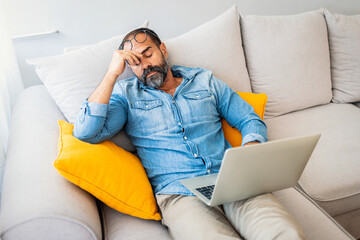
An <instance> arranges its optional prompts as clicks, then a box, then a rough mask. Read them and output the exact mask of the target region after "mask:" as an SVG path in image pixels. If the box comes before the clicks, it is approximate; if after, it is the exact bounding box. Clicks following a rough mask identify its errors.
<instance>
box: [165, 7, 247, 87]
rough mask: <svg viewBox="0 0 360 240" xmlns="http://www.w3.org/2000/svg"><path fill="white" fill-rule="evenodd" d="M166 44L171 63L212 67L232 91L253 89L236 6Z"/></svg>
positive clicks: (214, 72) (210, 68) (167, 41)
mask: <svg viewBox="0 0 360 240" xmlns="http://www.w3.org/2000/svg"><path fill="white" fill-rule="evenodd" d="M164 43H165V45H166V46H167V49H168V52H169V59H168V60H169V63H170V64H171V65H172V64H177V65H182V66H186V67H201V68H205V69H209V70H211V71H212V72H213V74H214V75H215V76H216V77H218V78H219V79H221V80H222V81H223V82H225V83H227V84H228V85H229V86H230V87H231V88H232V89H233V90H235V91H243V92H251V87H250V81H249V76H248V72H247V69H246V64H245V57H244V52H243V48H242V41H241V33H240V24H239V12H238V9H237V7H236V5H234V6H233V7H231V8H230V9H228V10H227V11H226V12H224V13H223V14H221V15H220V16H218V17H217V18H215V19H213V20H211V21H209V22H206V23H204V24H202V25H201V26H199V27H197V28H195V29H193V30H191V31H189V32H187V33H184V34H182V35H180V36H178V37H175V38H172V39H169V40H166V41H164Z"/></svg>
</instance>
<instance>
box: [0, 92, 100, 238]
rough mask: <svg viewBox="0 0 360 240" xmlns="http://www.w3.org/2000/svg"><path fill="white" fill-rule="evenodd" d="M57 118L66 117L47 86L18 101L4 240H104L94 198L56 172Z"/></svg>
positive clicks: (2, 221) (1, 226)
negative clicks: (102, 239) (54, 164)
mask: <svg viewBox="0 0 360 240" xmlns="http://www.w3.org/2000/svg"><path fill="white" fill-rule="evenodd" d="M44 113H46V114H44ZM57 119H65V118H64V116H63V115H62V114H61V112H60V110H59V108H58V107H57V106H56V104H55V102H54V101H53V99H52V98H51V97H50V95H49V93H48V91H47V90H46V88H45V87H44V86H34V87H30V88H27V89H25V90H24V91H23V92H22V94H21V95H20V96H19V98H18V99H17V102H16V105H15V107H14V110H13V113H12V121H11V124H12V127H11V130H10V139H9V147H8V152H7V158H6V167H5V175H4V184H3V197H2V200H1V201H2V202H1V211H0V232H1V233H2V234H3V235H2V236H0V237H2V239H70V238H69V235H68V234H70V233H71V237H72V239H96V240H100V239H101V225H100V219H99V214H98V210H97V207H96V203H95V201H94V198H93V196H91V195H90V194H88V193H87V192H85V191H82V190H81V189H79V188H78V187H77V186H75V185H73V184H71V183H70V182H69V181H67V180H65V179H64V178H63V177H61V176H60V175H59V174H58V173H57V172H56V169H55V168H54V167H53V164H52V162H53V160H54V159H56V156H57V152H58V151H57V147H56V142H57V139H58V136H59V128H58V126H57V122H56V121H57ZM79 203H81V204H79ZM40 235H41V236H43V238H40ZM25 236H26V237H25ZM6 237H8V238H6ZM12 237H14V238H12Z"/></svg>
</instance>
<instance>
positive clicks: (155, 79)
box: [143, 72, 165, 88]
mask: <svg viewBox="0 0 360 240" xmlns="http://www.w3.org/2000/svg"><path fill="white" fill-rule="evenodd" d="M164 80H165V79H164V74H162V73H159V72H157V73H155V74H153V75H151V76H150V77H147V78H146V79H145V83H143V84H144V85H146V86H149V87H152V88H159V87H161V86H162V85H163V83H164Z"/></svg>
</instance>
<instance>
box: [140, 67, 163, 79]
mask: <svg viewBox="0 0 360 240" xmlns="http://www.w3.org/2000/svg"><path fill="white" fill-rule="evenodd" d="M151 72H159V73H162V74H163V75H164V74H166V72H165V71H164V69H163V68H162V67H160V66H149V67H147V68H146V69H145V70H144V72H143V74H142V79H143V80H145V79H146V77H147V75H148V74H149V73H151Z"/></svg>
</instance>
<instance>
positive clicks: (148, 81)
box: [138, 55, 169, 89]
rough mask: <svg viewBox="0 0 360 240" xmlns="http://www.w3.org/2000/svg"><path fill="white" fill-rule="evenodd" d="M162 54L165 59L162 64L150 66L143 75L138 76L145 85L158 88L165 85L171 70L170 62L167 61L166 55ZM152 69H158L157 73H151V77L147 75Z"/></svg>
mask: <svg viewBox="0 0 360 240" xmlns="http://www.w3.org/2000/svg"><path fill="white" fill-rule="evenodd" d="M162 56H163V60H162V62H161V64H160V65H158V66H149V67H148V68H147V69H145V70H144V72H143V75H142V76H141V77H138V79H139V81H140V82H141V83H142V84H144V85H145V86H149V87H152V88H155V89H156V88H160V87H161V86H162V85H163V83H164V81H165V78H166V76H167V73H168V71H169V64H168V63H167V61H166V59H165V57H164V55H162ZM152 71H156V73H155V74H153V75H151V76H150V77H147V75H148V74H149V73H150V72H152Z"/></svg>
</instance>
